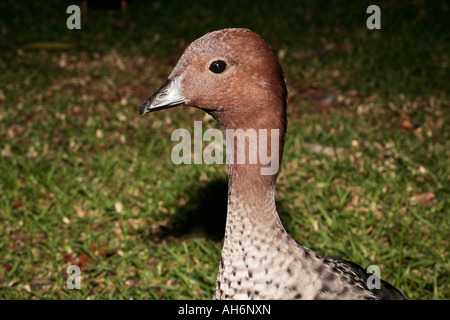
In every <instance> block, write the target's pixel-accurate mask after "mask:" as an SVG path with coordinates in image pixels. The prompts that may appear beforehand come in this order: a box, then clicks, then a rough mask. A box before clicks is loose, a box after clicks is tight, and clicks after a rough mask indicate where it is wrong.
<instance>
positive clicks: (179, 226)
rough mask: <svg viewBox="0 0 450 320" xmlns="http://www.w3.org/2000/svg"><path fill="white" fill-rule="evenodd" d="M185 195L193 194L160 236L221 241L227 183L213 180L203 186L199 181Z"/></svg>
mask: <svg viewBox="0 0 450 320" xmlns="http://www.w3.org/2000/svg"><path fill="white" fill-rule="evenodd" d="M185 192H186V193H190V196H189V200H188V201H187V202H186V204H184V205H182V206H180V207H179V209H178V210H177V212H176V213H175V214H174V215H173V216H171V217H170V221H169V223H168V225H167V227H166V228H164V230H161V232H160V233H159V234H158V236H159V237H160V238H165V237H169V236H175V237H181V236H189V237H207V238H210V239H212V240H215V241H220V240H222V239H223V237H224V234H225V222H226V216H227V197H228V182H227V181H226V180H213V181H210V182H208V183H207V184H202V185H200V186H199V183H198V182H197V183H194V184H193V185H192V186H190V188H187V189H186V190H185Z"/></svg>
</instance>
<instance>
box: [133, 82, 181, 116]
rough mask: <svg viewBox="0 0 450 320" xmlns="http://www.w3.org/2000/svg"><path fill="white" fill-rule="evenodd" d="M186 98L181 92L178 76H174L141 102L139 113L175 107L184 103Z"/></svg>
mask: <svg viewBox="0 0 450 320" xmlns="http://www.w3.org/2000/svg"><path fill="white" fill-rule="evenodd" d="M185 102H186V98H185V97H184V96H183V93H182V92H181V85H180V78H178V77H175V78H172V79H169V80H167V81H166V83H164V84H163V86H162V87H161V88H159V89H158V91H156V92H155V93H154V94H153V95H152V96H151V97H150V98H148V99H147V100H145V101H144V102H142V104H141V106H140V107H139V114H140V115H141V116H143V115H144V114H146V113H149V112H152V111H156V110H161V109H166V108H170V107H175V106H178V105H180V104H184V103H185Z"/></svg>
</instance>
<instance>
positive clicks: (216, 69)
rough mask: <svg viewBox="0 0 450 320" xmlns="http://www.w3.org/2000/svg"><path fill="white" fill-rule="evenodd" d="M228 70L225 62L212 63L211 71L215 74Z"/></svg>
mask: <svg viewBox="0 0 450 320" xmlns="http://www.w3.org/2000/svg"><path fill="white" fill-rule="evenodd" d="M226 69H227V64H226V63H225V61H222V60H216V61H213V62H212V63H211V65H210V66H209V70H210V71H211V72H213V73H223V72H224V71H225V70H226Z"/></svg>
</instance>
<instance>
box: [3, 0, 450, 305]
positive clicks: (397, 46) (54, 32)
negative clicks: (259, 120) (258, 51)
mask: <svg viewBox="0 0 450 320" xmlns="http://www.w3.org/2000/svg"><path fill="white" fill-rule="evenodd" d="M72 4H75V5H78V6H79V7H80V9H81V29H79V30H76V29H74V30H69V29H68V28H67V26H66V22H67V19H68V18H69V17H70V15H71V14H68V13H66V9H67V7H68V6H69V5H72ZM372 4H376V5H378V6H379V7H380V9H381V29H380V30H369V29H368V28H367V27H366V21H367V19H368V18H369V16H370V14H367V13H366V10H367V7H368V6H369V5H372ZM0 16H1V19H0V153H1V157H0V190H1V192H0V225H1V227H0V297H1V298H3V299H189V298H190V299H210V298H211V296H212V291H213V288H214V283H215V278H216V274H217V270H218V264H219V259H220V252H221V246H222V239H223V233H224V223H225V214H226V196H227V171H226V167H225V165H212V166H208V165H195V166H194V165H174V164H173V163H172V162H171V160H170V152H171V149H172V148H173V146H174V142H172V141H171V140H170V137H171V133H172V132H173V130H175V129H177V128H186V129H188V130H190V131H191V132H192V131H193V122H194V120H202V121H203V127H204V128H205V129H206V128H211V127H214V128H218V125H217V124H216V123H215V122H214V121H213V120H212V119H211V118H210V117H209V116H207V115H205V114H204V113H203V112H202V111H201V110H197V109H194V108H184V107H182V108H178V109H170V110H165V111H161V112H158V113H154V114H153V113H152V114H151V115H149V116H146V117H139V115H138V108H139V105H140V103H141V102H142V101H143V100H144V99H146V98H147V97H149V96H150V95H151V94H152V93H153V92H154V91H155V90H156V89H158V88H159V87H160V86H161V85H162V84H163V83H164V82H165V80H166V79H167V76H168V75H169V74H170V72H171V70H172V68H173V67H174V65H175V64H176V62H177V60H178V58H179V57H180V55H181V54H182V52H183V50H184V48H185V47H186V46H187V45H188V44H189V43H190V42H192V41H193V40H195V39H196V38H198V37H200V36H202V35H203V34H205V33H207V32H209V31H213V30H217V29H222V28H228V27H245V28H249V29H251V30H253V31H255V32H257V33H258V34H259V35H261V36H262V37H263V38H264V39H265V40H266V41H267V42H268V43H269V44H270V45H271V47H272V50H273V52H274V54H275V56H276V57H277V58H278V59H279V61H280V63H281V65H282V67H283V69H284V70H285V72H286V75H287V80H288V91H289V99H288V103H289V105H288V122H289V127H288V135H287V141H286V148H285V157H284V162H283V166H282V171H281V174H280V177H279V183H278V186H277V195H276V198H277V201H278V203H277V206H278V212H279V214H280V216H281V219H282V221H283V224H284V225H285V227H286V229H287V230H288V232H289V233H290V234H291V235H292V236H293V238H294V239H296V240H297V241H298V242H299V243H301V244H303V245H305V246H306V247H309V248H311V249H313V250H315V251H317V252H319V253H321V254H324V255H329V256H338V257H341V258H344V259H348V260H352V261H354V262H356V263H358V264H360V265H362V266H363V267H367V266H368V265H373V264H375V265H378V266H380V268H381V277H382V278H383V279H385V280H387V281H389V282H390V283H392V284H393V285H395V286H397V287H398V288H399V289H400V290H401V291H402V292H403V293H405V294H406V295H407V296H408V297H409V298H411V299H449V298H450V296H449V283H450V273H449V270H450V263H449V260H448V248H449V243H448V239H449V231H450V230H449V220H450V214H449V213H450V209H449V208H450V207H449V205H450V200H449V199H450V195H449V191H450V190H449V189H450V188H449V186H450V183H449V182H450V181H449V180H450V170H449V158H450V151H449V150H450V140H449V132H450V130H449V120H450V117H449V116H450V100H449V92H450V81H449V79H450V74H449V60H450V59H449V53H450V20H449V18H448V17H449V16H450V5H449V3H448V2H446V1H425V0H423V1H419V0H416V1H376V3H374V2H373V1H371V2H369V1H357V2H355V1H348V2H343V1H312V0H305V1H279V2H273V1H264V0H262V1H243V0H239V1H237V0H236V1H222V2H212V1H192V2H191V1H143V0H127V1H125V0H118V1H113V0H111V1H100V0H86V1H13V0H4V1H2V2H1V3H0ZM70 265H77V266H79V267H80V269H81V276H82V282H81V289H79V290H69V289H68V288H67V286H66V280H67V277H68V275H67V273H66V269H67V267H68V266H70Z"/></svg>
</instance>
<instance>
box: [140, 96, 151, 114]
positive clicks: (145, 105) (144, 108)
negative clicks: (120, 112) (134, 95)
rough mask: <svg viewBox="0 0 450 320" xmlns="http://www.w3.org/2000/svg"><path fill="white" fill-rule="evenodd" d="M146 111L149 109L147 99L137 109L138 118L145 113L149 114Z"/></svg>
mask: <svg viewBox="0 0 450 320" xmlns="http://www.w3.org/2000/svg"><path fill="white" fill-rule="evenodd" d="M148 109H149V103H148V99H147V100H145V101H144V102H143V103H142V104H141V106H140V107H139V115H140V116H143V115H145V114H146V113H148V112H149V110H148Z"/></svg>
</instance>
